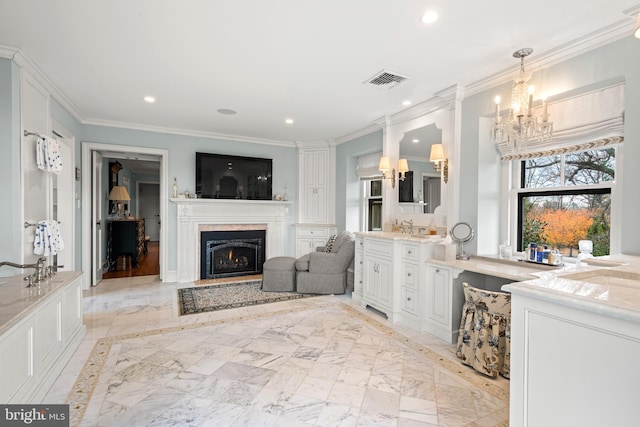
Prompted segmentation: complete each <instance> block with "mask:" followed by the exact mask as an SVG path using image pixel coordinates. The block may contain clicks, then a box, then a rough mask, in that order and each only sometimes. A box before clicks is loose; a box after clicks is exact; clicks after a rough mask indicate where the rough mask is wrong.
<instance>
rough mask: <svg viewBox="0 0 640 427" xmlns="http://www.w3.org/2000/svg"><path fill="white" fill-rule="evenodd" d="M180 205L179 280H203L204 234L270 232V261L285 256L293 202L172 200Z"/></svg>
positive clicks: (268, 234)
mask: <svg viewBox="0 0 640 427" xmlns="http://www.w3.org/2000/svg"><path fill="white" fill-rule="evenodd" d="M170 200H171V202H173V203H175V204H176V205H177V221H176V222H177V236H176V242H177V248H176V253H177V255H178V259H177V265H176V280H177V281H178V283H186V282H193V281H196V280H200V233H201V231H206V230H211V229H212V228H215V229H226V230H238V229H241V230H247V229H250V227H249V225H255V229H259V230H265V229H266V242H265V244H266V248H265V251H266V258H271V257H276V256H284V255H286V254H285V242H286V241H287V239H286V228H285V225H284V218H285V215H286V214H287V213H288V209H289V206H290V205H291V204H292V202H281V201H271V200H221V199H170Z"/></svg>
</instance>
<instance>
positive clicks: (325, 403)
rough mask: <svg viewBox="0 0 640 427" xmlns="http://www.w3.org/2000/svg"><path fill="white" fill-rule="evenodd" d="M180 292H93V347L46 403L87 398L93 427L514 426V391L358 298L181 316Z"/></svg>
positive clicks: (140, 280)
mask: <svg viewBox="0 0 640 427" xmlns="http://www.w3.org/2000/svg"><path fill="white" fill-rule="evenodd" d="M186 286H193V284H190V285H186ZM179 287H183V286H182V285H177V284H162V283H161V282H160V281H159V280H158V277H157V276H142V277H128V278H121V279H110V280H103V281H102V282H101V283H100V285H99V286H97V287H95V288H92V289H90V290H88V291H85V293H84V310H85V313H84V321H85V324H86V326H87V335H86V337H85V339H84V341H83V342H82V344H81V346H80V347H79V348H78V350H77V351H76V353H75V354H74V356H73V358H72V360H71V361H70V362H69V363H68V364H67V366H66V367H65V370H64V371H63V373H62V374H61V375H60V376H59V378H58V379H57V381H56V383H55V384H54V386H53V387H52V388H51V390H50V391H49V393H48V394H47V396H46V397H45V399H43V403H64V402H67V403H73V402H74V399H76V400H77V399H78V395H74V394H75V393H77V389H78V387H80V388H82V389H83V392H85V393H87V392H88V394H87V395H86V397H84V395H83V397H82V400H83V402H82V403H83V404H82V405H80V406H82V411H83V414H81V415H82V418H81V422H80V425H83V426H124V425H127V426H298V425H299V426H310V425H319V426H370V425H371V426H378V425H379V426H496V425H508V416H509V408H508V387H509V382H508V381H507V380H505V379H504V378H498V379H495V380H494V379H489V378H486V377H484V376H482V375H480V374H477V373H475V372H474V371H473V370H471V369H470V368H468V367H465V366H462V365H460V364H459V362H458V360H457V358H456V357H455V354H454V350H455V348H454V346H453V345H448V344H446V343H444V342H443V341H441V340H440V339H438V338H436V337H433V336H431V335H429V334H425V333H418V332H416V331H413V330H411V329H410V328H407V327H403V326H402V325H394V324H391V323H389V322H388V321H386V319H384V318H382V317H380V316H379V315H377V314H376V313H374V312H372V311H370V310H366V309H363V308H362V307H360V306H359V305H358V304H356V303H354V302H353V301H352V300H351V298H350V297H349V296H348V295H347V296H320V297H315V298H305V299H298V300H292V301H283V302H278V303H273V304H267V305H260V306H251V307H243V308H238V309H232V310H222V311H217V312H211V313H203V314H197V315H188V316H179V315H178V307H177V292H176V289H177V288H179ZM96 343H99V345H105V347H104V348H106V349H107V350H106V351H102V352H98V351H94V347H96V350H97V349H98V348H100V347H99V346H96ZM107 344H108V345H107ZM98 353H100V354H101V355H102V356H99V357H102V358H103V360H102V362H99V364H98V365H100V366H99V367H101V368H102V369H101V370H98V371H97V372H98V375H95V376H92V375H93V374H90V375H87V366H85V363H86V362H87V360H89V361H90V362H91V360H92V357H96V355H97V354H98ZM90 364H92V363H87V365H90ZM83 368H84V369H83ZM78 378H85V379H86V378H93V380H92V381H93V382H94V384H95V389H93V390H92V391H91V390H90V387H87V386H86V383H80V385H78V384H76V381H77V380H78ZM96 379H97V380H96ZM74 386H75V388H74ZM72 406H73V405H72Z"/></svg>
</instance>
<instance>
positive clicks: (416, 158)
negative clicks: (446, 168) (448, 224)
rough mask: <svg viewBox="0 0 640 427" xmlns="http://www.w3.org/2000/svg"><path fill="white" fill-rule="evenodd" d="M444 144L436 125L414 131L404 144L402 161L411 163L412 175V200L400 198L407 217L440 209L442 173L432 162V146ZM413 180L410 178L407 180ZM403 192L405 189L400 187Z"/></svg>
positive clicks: (401, 152)
mask: <svg viewBox="0 0 640 427" xmlns="http://www.w3.org/2000/svg"><path fill="white" fill-rule="evenodd" d="M440 143H442V131H441V130H440V129H438V128H437V127H436V125H435V124H430V125H427V126H423V127H421V128H418V129H414V130H410V131H408V132H406V133H405V134H404V137H403V138H402V141H400V147H399V149H400V158H401V159H407V161H408V163H409V170H410V171H411V172H412V174H411V175H412V178H411V179H412V180H413V182H412V185H406V186H405V185H402V188H403V189H404V187H412V190H411V191H412V193H413V194H412V197H410V196H409V197H407V195H406V194H403V197H402V198H399V200H401V202H400V203H399V207H400V210H401V211H402V212H403V213H425V214H429V213H433V212H434V211H435V209H436V208H437V207H438V206H440V191H441V190H440V173H439V172H436V170H435V169H434V168H433V163H431V162H430V161H429V155H430V153H431V145H432V144H440ZM407 179H409V177H407ZM398 187H399V190H398V191H400V190H401V186H398Z"/></svg>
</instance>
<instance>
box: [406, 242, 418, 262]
mask: <svg viewBox="0 0 640 427" xmlns="http://www.w3.org/2000/svg"><path fill="white" fill-rule="evenodd" d="M418 250H419V248H418V245H412V244H410V243H403V244H402V258H404V259H407V260H410V261H417V260H418Z"/></svg>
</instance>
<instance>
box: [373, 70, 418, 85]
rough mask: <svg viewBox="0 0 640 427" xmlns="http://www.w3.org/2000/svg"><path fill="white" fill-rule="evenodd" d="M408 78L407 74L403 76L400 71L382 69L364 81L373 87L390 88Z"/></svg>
mask: <svg viewBox="0 0 640 427" xmlns="http://www.w3.org/2000/svg"><path fill="white" fill-rule="evenodd" d="M408 78H409V76H403V75H402V74H400V73H395V72H392V71H387V70H382V71H380V72H379V73H377V74H376V75H375V76H373V77H371V78H370V79H367V81H365V82H364V83H365V84H368V85H370V86H374V87H381V88H385V89H391V88H392V87H395V86H397V85H399V84H400V83H402V82H403V81H405V80H407V79H408Z"/></svg>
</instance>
